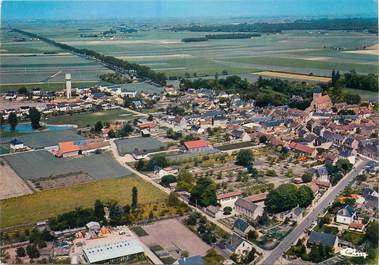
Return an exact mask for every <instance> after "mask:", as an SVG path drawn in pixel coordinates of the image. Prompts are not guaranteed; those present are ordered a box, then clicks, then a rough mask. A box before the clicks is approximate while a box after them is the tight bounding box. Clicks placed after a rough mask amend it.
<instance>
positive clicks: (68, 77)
mask: <svg viewBox="0 0 379 265" xmlns="http://www.w3.org/2000/svg"><path fill="white" fill-rule="evenodd" d="M65 80H66V95H67V99H70V98H71V74H67V73H66V74H65Z"/></svg>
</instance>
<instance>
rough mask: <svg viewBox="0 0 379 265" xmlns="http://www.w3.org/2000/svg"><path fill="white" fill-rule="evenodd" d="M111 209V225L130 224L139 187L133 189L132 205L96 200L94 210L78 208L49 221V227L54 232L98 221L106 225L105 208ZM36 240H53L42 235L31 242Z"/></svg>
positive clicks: (37, 235)
mask: <svg viewBox="0 0 379 265" xmlns="http://www.w3.org/2000/svg"><path fill="white" fill-rule="evenodd" d="M105 206H106V207H108V209H109V218H110V224H111V225H118V224H130V222H131V218H130V216H129V214H130V212H131V211H132V212H134V211H135V210H136V209H137V208H138V189H137V187H133V188H132V198H131V205H125V206H121V205H119V204H118V203H117V202H116V201H109V202H107V203H103V202H102V201H100V200H96V201H95V203H94V207H93V208H84V209H83V208H76V209H75V210H74V211H70V212H66V213H63V214H60V215H58V216H57V217H53V218H50V219H49V227H50V228H51V230H53V231H59V230H64V229H71V228H76V227H83V226H85V225H86V224H87V223H88V222H90V221H98V222H102V223H106V219H105V210H104V207H105ZM32 239H33V240H35V241H36V242H38V240H40V239H43V240H46V241H51V240H49V239H52V238H50V237H48V236H47V235H46V234H44V233H42V234H41V235H39V234H36V235H35V236H34V237H31V242H34V241H32Z"/></svg>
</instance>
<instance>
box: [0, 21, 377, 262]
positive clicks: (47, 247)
mask: <svg viewBox="0 0 379 265" xmlns="http://www.w3.org/2000/svg"><path fill="white" fill-rule="evenodd" d="M296 23H300V22H296ZM296 23H293V24H295V25H293V24H291V23H289V25H287V24H285V25H286V26H283V27H294V28H295V29H294V30H296V27H298V26H299V25H297V24H296ZM301 25H302V24H301ZM312 25H313V26H312V27H316V28H317V27H319V26H320V25H319V24H317V23H315V25H314V24H312ZM333 25H334V24H333ZM359 25H360V24H359ZM183 27H184V26H183ZM213 27H217V25H216V26H213ZM262 27H263V28H262V29H261V31H259V32H261V33H262V34H266V33H267V30H269V29H266V27H265V26H262ZM301 27H302V26H301ZM320 27H324V26H323V24H322V25H321V26H320ZM174 29H175V30H178V31H180V30H189V31H191V30H192V31H195V32H198V31H206V30H201V29H199V28H197V27H196V26H192V27H191V26H188V27H185V28H184V29H183V28H181V27H176V28H174ZM312 29H313V28H312ZM3 30H4V31H6V32H8V33H9V34H16V35H17V36H18V37H17V38H18V39H17V42H18V43H22V42H24V41H32V40H38V41H40V42H41V43H43V44H44V45H50V46H53V47H55V48H57V47H58V48H59V49H62V50H63V51H64V52H65V53H69V54H72V55H75V56H78V57H80V58H82V59H83V60H88V61H89V62H96V64H101V65H102V67H105V68H107V69H108V70H107V72H102V73H99V80H98V82H96V83H95V84H85V85H80V86H79V85H78V83H77V82H76V81H77V80H75V78H76V76H77V75H76V73H75V70H73V69H71V70H70V71H60V72H57V73H56V76H59V78H60V79H61V81H60V82H62V84H63V85H62V86H63V87H59V88H54V89H49V88H46V86H39V85H38V84H37V85H36V84H34V85H22V84H21V85H17V87H15V86H9V87H7V86H5V85H2V87H1V89H2V90H1V95H0V96H1V98H0V116H1V130H0V135H1V139H0V154H1V155H0V171H1V174H0V175H1V178H0V183H1V185H0V199H1V201H0V206H1V217H0V228H1V230H0V231H1V233H0V236H1V238H0V239H1V262H2V263H7V264H21V263H38V264H45V263H46V264H47V263H54V264H55V263H57V264H58V263H60V264H116V263H123V264H179V265H189V264H193V265H201V264H204V265H215V264H225V265H226V264H264V265H266V264H267V265H268V264H377V262H378V234H379V232H378V225H379V223H378V218H379V215H378V203H379V195H378V173H379V153H378V146H379V140H378V139H379V138H378V133H379V114H378V102H377V98H376V99H375V98H370V97H367V95H365V94H362V93H363V92H362V93H361V91H366V92H367V91H369V92H372V93H377V91H378V76H377V74H374V73H364V72H361V71H355V70H350V71H347V70H340V69H338V68H333V69H329V70H330V75H321V74H320V75H318V74H314V73H308V74H305V73H301V72H294V71H285V70H284V69H277V70H272V69H267V70H265V71H257V72H256V73H255V77H254V79H249V80H248V79H247V78H244V77H243V76H242V75H240V74H235V73H233V72H232V73H230V72H229V70H228V69H225V70H224V69H222V70H220V69H219V70H218V72H216V73H215V74H214V75H206V76H202V77H199V76H197V75H194V74H190V73H186V74H183V75H178V76H175V77H174V76H172V75H171V76H168V75H167V74H166V73H163V72H159V71H156V70H153V69H151V68H150V67H148V66H145V65H142V64H139V63H129V62H127V61H126V60H122V59H119V58H116V57H112V56H108V55H104V54H102V53H101V52H94V51H92V50H90V49H87V48H86V49H84V48H83V49H80V48H76V47H74V46H71V45H70V44H67V43H65V42H58V40H57V41H55V40H52V38H50V37H49V38H48V37H44V34H43V31H42V30H41V34H40V33H35V32H33V33H32V32H29V31H27V30H22V29H21V28H16V27H14V28H12V27H11V26H8V27H6V28H4V29H3ZM118 30H119V29H118ZM281 30H282V29H276V27H275V28H273V29H271V28H270V32H269V34H279V33H278V32H277V31H279V32H281ZM349 30H351V31H352V32H356V31H358V32H360V31H364V30H365V29H362V28H360V29H349ZM370 30H371V31H372V28H370ZM84 31H85V30H84ZM136 31H137V30H136V29H135V30H130V29H129V31H127V28H126V29H125V30H124V31H123V33H125V32H127V33H128V34H134V33H135V32H136ZM271 31H274V32H271ZM371 31H370V32H369V33H367V34H375V33H373V32H371ZM85 32H86V31H85ZM211 32H213V31H211ZM85 34H87V33H81V35H80V38H86V39H87V38H97V37H98V36H97V35H96V36H94V35H91V34H90V33H88V34H90V35H85ZM112 34H115V33H114V32H113V31H109V32H107V34H106V35H107V38H111V37H110V36H108V35H112ZM228 34H229V33H224V34H222V35H221V36H215V35H213V34H211V35H209V34H208V35H206V36H207V37H206V39H201V40H199V39H188V38H187V39H186V40H184V41H183V42H184V43H187V42H209V41H211V40H217V41H219V39H221V40H225V39H228V41H231V40H234V39H239V40H241V39H243V40H244V41H245V40H246V39H249V40H250V39H251V38H256V37H260V36H261V35H260V34H258V33H254V34H252V33H250V35H249V36H243V35H244V33H238V34H234V35H233V36H226V35H228ZM376 34H377V32H376ZM216 35H217V34H216ZM21 38H23V39H21ZM191 38H195V37H193V36H192V37H191ZM196 38H198V37H196ZM208 40H209V41H208ZM109 41H111V40H109ZM191 45H193V44H191ZM376 47H377V44H376ZM322 49H324V48H322ZM364 50H365V49H364ZM328 52H330V50H328ZM46 56H48V55H46ZM62 56H66V55H62ZM70 56H71V55H70ZM375 56H377V55H375ZM4 67H5V66H4ZM56 76H50V77H49V78H58V77H56ZM170 77H171V78H170Z"/></svg>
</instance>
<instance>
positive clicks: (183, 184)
mask: <svg viewBox="0 0 379 265" xmlns="http://www.w3.org/2000/svg"><path fill="white" fill-rule="evenodd" d="M194 186H195V178H194V177H193V175H192V173H191V172H189V171H188V170H185V169H182V170H180V171H179V174H178V177H177V185H176V189H177V190H178V191H187V192H191V191H192V189H193V187H194Z"/></svg>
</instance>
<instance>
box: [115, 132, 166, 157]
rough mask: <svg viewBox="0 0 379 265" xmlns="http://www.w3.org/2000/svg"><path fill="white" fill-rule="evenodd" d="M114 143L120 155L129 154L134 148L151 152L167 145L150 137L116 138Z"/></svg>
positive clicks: (162, 148)
mask: <svg viewBox="0 0 379 265" xmlns="http://www.w3.org/2000/svg"><path fill="white" fill-rule="evenodd" d="M115 143H116V145H117V150H118V153H119V154H120V155H122V156H123V155H126V154H131V153H133V151H134V150H136V149H139V150H141V151H143V152H146V153H151V152H156V151H161V150H164V149H166V147H167V146H166V144H164V143H162V142H161V141H159V140H157V139H155V138H152V137H134V138H124V139H118V140H116V141H115Z"/></svg>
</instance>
